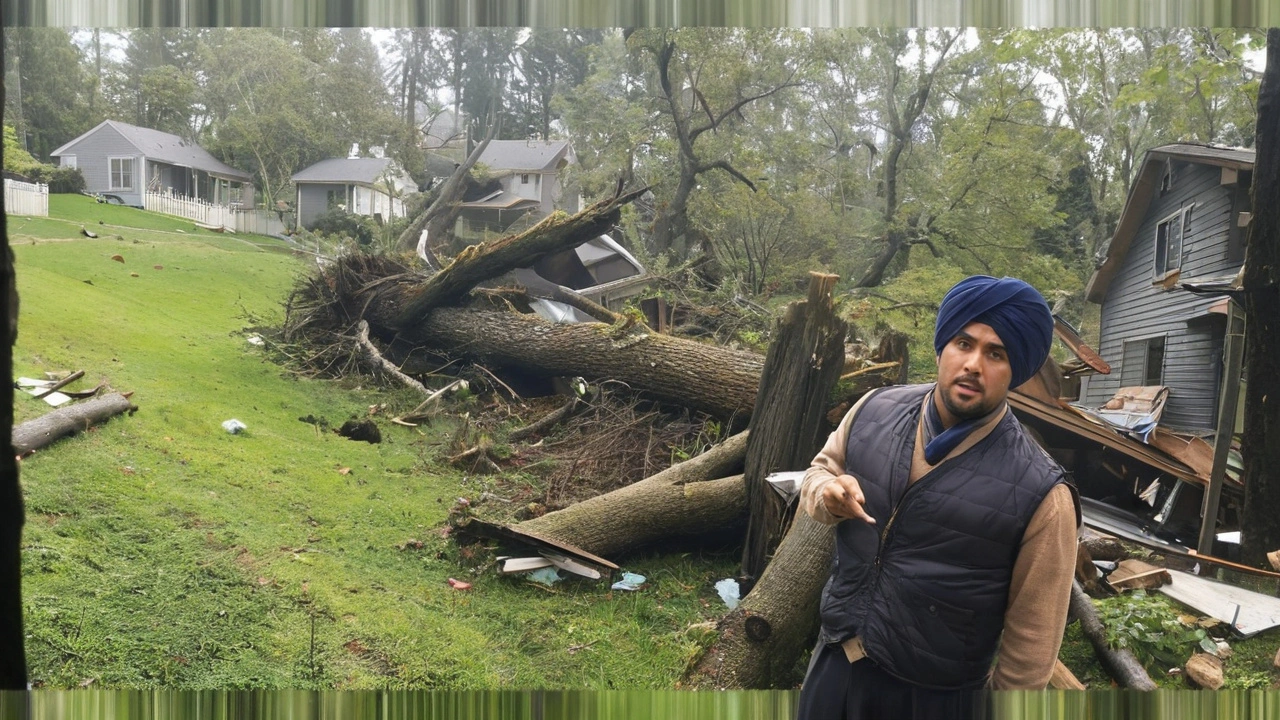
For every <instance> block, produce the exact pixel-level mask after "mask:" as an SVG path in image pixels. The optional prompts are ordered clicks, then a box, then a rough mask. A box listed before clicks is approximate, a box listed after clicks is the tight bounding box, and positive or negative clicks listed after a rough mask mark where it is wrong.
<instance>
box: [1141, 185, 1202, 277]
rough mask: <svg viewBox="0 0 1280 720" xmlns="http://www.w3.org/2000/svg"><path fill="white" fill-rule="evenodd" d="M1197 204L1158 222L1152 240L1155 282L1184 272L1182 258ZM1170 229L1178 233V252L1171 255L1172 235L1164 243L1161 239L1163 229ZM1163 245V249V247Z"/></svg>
mask: <svg viewBox="0 0 1280 720" xmlns="http://www.w3.org/2000/svg"><path fill="white" fill-rule="evenodd" d="M1194 208H1195V203H1190V204H1188V205H1184V206H1182V207H1180V208H1178V209H1177V210H1176V211H1175V212H1172V213H1169V214H1168V215H1166V216H1164V217H1163V218H1160V220H1159V221H1158V222H1156V230H1155V237H1154V238H1153V239H1152V241H1153V244H1154V248H1153V252H1152V258H1151V274H1152V277H1153V278H1154V281H1155V282H1160V281H1162V280H1164V279H1166V278H1168V277H1169V276H1170V275H1173V274H1174V273H1177V272H1180V271H1181V270H1182V256H1183V254H1184V251H1185V249H1186V241H1187V225H1188V224H1190V223H1189V218H1190V216H1191V211H1192V209H1194ZM1165 227H1168V228H1169V230H1170V232H1171V231H1172V230H1173V229H1174V228H1176V229H1177V231H1178V244H1177V248H1176V249H1177V252H1176V253H1173V254H1171V253H1170V252H1169V250H1170V249H1171V243H1170V241H1169V238H1170V235H1169V234H1168V233H1166V235H1165V237H1164V239H1163V243H1162V240H1161V237H1160V231H1161V229H1163V228H1165ZM1162 244H1163V249H1162V247H1161V245H1162Z"/></svg>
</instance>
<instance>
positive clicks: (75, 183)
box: [29, 165, 85, 194]
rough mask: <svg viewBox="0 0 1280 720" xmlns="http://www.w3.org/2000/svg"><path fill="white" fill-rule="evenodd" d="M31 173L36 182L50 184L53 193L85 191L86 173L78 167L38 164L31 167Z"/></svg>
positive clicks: (50, 190)
mask: <svg viewBox="0 0 1280 720" xmlns="http://www.w3.org/2000/svg"><path fill="white" fill-rule="evenodd" d="M29 175H30V176H31V178H32V179H33V180H35V181H36V182H42V183H46V184H48V186H49V192H51V193H63V194H65V193H82V192H84V188H85V184H84V173H82V172H81V171H80V168H78V167H61V166H58V167H54V166H53V165H37V166H35V167H34V168H32V169H31V171H30V173H29Z"/></svg>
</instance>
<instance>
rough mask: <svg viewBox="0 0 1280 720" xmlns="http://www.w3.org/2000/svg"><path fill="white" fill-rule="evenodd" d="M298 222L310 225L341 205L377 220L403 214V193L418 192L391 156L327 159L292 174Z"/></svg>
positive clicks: (349, 210) (390, 218)
mask: <svg viewBox="0 0 1280 720" xmlns="http://www.w3.org/2000/svg"><path fill="white" fill-rule="evenodd" d="M293 184H294V186H295V188H296V189H297V213H298V224H299V225H300V226H302V227H305V228H310V227H311V226H312V225H313V224H314V223H315V221H316V218H318V217H320V216H321V215H323V214H325V213H326V212H329V211H330V210H333V209H335V208H341V209H343V210H345V211H347V212H349V213H351V214H353V215H367V216H369V217H373V218H376V219H377V220H378V221H379V222H390V221H391V220H394V219H395V218H399V217H404V214H405V210H404V196H405V195H407V194H409V193H412V192H417V191H418V185H417V183H415V182H414V181H413V178H411V177H409V174H408V173H406V172H405V171H404V170H402V169H400V167H399V166H398V165H396V164H395V162H394V161H392V160H391V159H390V158H352V157H349V158H330V159H328V160H321V161H320V162H318V163H316V164H315V165H312V166H310V167H308V168H305V169H303V170H299V171H298V172H296V173H294V175H293Z"/></svg>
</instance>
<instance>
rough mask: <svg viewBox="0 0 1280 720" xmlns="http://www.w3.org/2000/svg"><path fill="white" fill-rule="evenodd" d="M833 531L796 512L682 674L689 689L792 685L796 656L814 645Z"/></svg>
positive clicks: (804, 514) (828, 568) (829, 567)
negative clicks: (747, 588) (755, 577)
mask: <svg viewBox="0 0 1280 720" xmlns="http://www.w3.org/2000/svg"><path fill="white" fill-rule="evenodd" d="M834 543H835V533H834V532H833V531H832V528H831V526H828V525H822V524H820V523H818V522H816V521H815V520H814V519H813V518H811V517H809V516H808V514H806V513H803V512H801V513H797V514H796V518H795V521H794V522H792V523H791V530H790V531H789V532H788V533H787V536H786V537H785V538H783V540H782V544H780V545H779V546H778V549H777V551H776V552H775V553H774V555H773V560H772V561H771V562H770V563H769V565H768V567H766V568H765V571H764V575H763V576H761V578H760V581H759V582H757V583H756V585H755V587H754V588H752V590H751V592H750V593H748V594H747V596H746V598H744V599H743V601H742V604H740V605H739V606H738V607H737V608H736V609H734V610H733V611H731V612H730V613H729V614H728V615H725V616H724V617H723V618H722V619H721V620H720V622H719V623H718V624H717V626H716V628H717V630H718V631H719V634H718V637H717V638H716V640H715V642H714V644H712V646H711V647H710V648H708V649H707V651H706V652H705V653H704V654H703V655H702V657H701V658H700V659H699V660H698V662H697V663H696V664H694V665H693V666H692V669H691V670H690V671H689V672H688V673H687V674H686V675H685V678H684V680H683V681H682V683H681V684H682V685H683V686H685V687H691V688H706V689H711V688H715V689H725V688H771V687H793V686H794V683H795V680H796V678H794V677H792V674H791V671H792V670H793V669H794V668H795V665H796V660H797V658H799V657H800V654H801V653H802V652H804V650H806V649H807V648H808V647H810V646H811V644H812V643H813V638H814V637H815V635H814V633H815V631H816V629H817V627H818V602H819V600H820V598H821V596H822V586H823V585H824V584H825V583H826V580H827V574H828V571H829V570H830V569H831V552H832V547H833V545H834Z"/></svg>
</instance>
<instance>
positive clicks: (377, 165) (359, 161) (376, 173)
mask: <svg viewBox="0 0 1280 720" xmlns="http://www.w3.org/2000/svg"><path fill="white" fill-rule="evenodd" d="M390 165H391V158H329V159H328V160H321V161H320V162H318V163H316V164H315V165H312V166H310V167H306V168H303V169H301V170H299V171H298V172H296V173H294V174H293V181H294V182H295V183H299V182H318V183H324V182H334V183H336V182H340V183H363V184H365V185H372V184H374V183H376V182H377V181H378V180H379V179H380V178H381V177H382V174H383V173H384V172H386V170H387V168H388V167H389V166H390ZM393 172H394V170H393Z"/></svg>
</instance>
